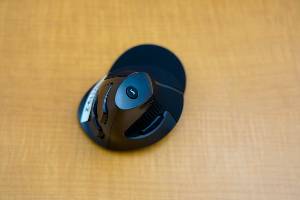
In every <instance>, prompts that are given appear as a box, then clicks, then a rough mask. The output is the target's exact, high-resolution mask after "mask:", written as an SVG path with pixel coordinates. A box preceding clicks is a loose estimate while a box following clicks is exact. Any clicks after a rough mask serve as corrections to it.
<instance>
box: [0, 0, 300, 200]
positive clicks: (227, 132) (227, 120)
mask: <svg viewBox="0 0 300 200" xmlns="http://www.w3.org/2000/svg"><path fill="white" fill-rule="evenodd" d="M141 43H155V44H160V45H163V46H166V47H168V48H170V49H171V50H173V51H174V52H175V53H176V54H177V55H178V56H179V57H180V59H181V60H182V62H183V63H184V65H185V68H186V73H187V89H186V93H185V105H184V111H183V115H182V117H181V119H180V121H179V123H178V124H177V126H176V128H175V129H174V130H173V131H172V132H171V133H170V134H169V135H168V136H167V137H166V138H164V139H163V140H161V141H160V142H158V143H157V144H155V145H153V146H151V147H149V148H145V149H142V150H139V151H134V152H111V151H107V150H104V149H102V148H100V147H98V146H96V145H95V144H93V143H92V142H91V140H89V139H88V138H87V137H86V135H84V134H83V131H82V130H81V129H80V127H79V124H78V122H77V119H76V110H77V106H78V103H79V101H80V99H81V97H82V95H83V94H84V92H85V91H86V90H87V89H88V88H89V87H90V86H91V84H93V83H94V82H95V81H96V80H98V79H99V78H100V77H101V76H102V75H103V74H105V73H106V71H107V70H108V69H109V68H110V66H111V65H112V62H113V61H114V60H115V59H116V58H117V57H118V56H119V55H120V54H121V53H122V52H124V51H125V50H126V49H127V48H129V47H131V46H134V45H137V44H141ZM0 97H1V99H0V105H1V107H0V112H1V115H0V138H1V139H0V199H1V200H2V199H4V200H10V199H22V200H24V199H39V200H40V199H43V200H47V199H49V200H50V199H51V200H53V199H78V200H79V199H80V200H84V199H89V200H90V199H118V200H119V199H124V200H127V199H138V200H147V199H149V200H150V199H151V200H152V199H172V200H174V199H180V200H182V199H197V200H199V199H205V200H213V199H214V200H216V199H218V200H221V199H222V200H223V199H224V200H225V199H226V200H227V199H228V200H229V199H230V200H233V199H236V200H237V199H243V200H244V199H255V200H260V199H265V200H266V199H272V200H274V199H279V200H282V199H286V200H290V199H295V200H296V199H299V196H300V1H299V0H281V1H279V0H269V1H268V0H249V1H237V0H232V1H225V0H224V1H223V0H220V1H219V0H215V1H213V0H204V1H197V0H195V1H179V0H177V1H175V0H174V1H138V0H127V1H115V0H110V1H97V0H90V1H79V0H65V1H61V0H53V1H35V0H27V1H17V0H1V1H0Z"/></svg>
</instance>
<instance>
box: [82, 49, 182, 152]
mask: <svg viewBox="0 0 300 200" xmlns="http://www.w3.org/2000/svg"><path fill="white" fill-rule="evenodd" d="M185 84H186V78H185V72H184V69H183V66H182V64H181V62H180V61H179V59H178V58H177V57H176V56H175V55H174V54H173V53H172V52H171V51H169V50H167V49H165V48H163V47H160V46H157V45H150V44H147V45H139V46H136V47H133V48H131V49H129V50H127V51H126V52H125V53H124V54H122V55H121V56H120V57H119V58H118V59H117V61H116V62H115V63H114V64H113V66H112V67H111V69H110V70H109V72H108V74H107V75H105V76H104V77H103V78H102V79H101V80H99V81H98V82H97V83H96V84H94V85H93V86H92V87H91V88H90V90H89V91H88V92H87V93H86V94H85V96H84V97H83V98H82V100H81V103H80V106H79V109H78V119H79V122H80V124H81V126H82V128H83V130H84V131H85V132H86V133H87V135H88V136H89V137H90V138H91V139H92V140H93V141H95V142H96V143H97V144H99V145H101V146H103V147H105V148H107V149H112V150H130V149H136V148H140V147H145V146H147V145H150V144H153V143H155V142H156V141H158V140H160V139H161V138H163V137H164V136H165V135H166V134H168V133H169V132H170V131H171V129H172V128H173V127H174V126H175V125H176V123H177V122H178V120H179V118H180V115H181V112H182V109H183V94H184V90H185Z"/></svg>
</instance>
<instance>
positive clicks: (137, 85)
mask: <svg viewBox="0 0 300 200" xmlns="http://www.w3.org/2000/svg"><path fill="white" fill-rule="evenodd" d="M152 95H153V86H152V81H151V78H150V76H149V75H148V74H147V73H144V72H135V73H132V74H130V75H129V76H128V77H127V78H126V79H125V80H124V81H123V82H122V83H121V84H120V85H119V87H118V89H117V92H116V96H115V105H116V106H117V107H118V108H119V109H122V110H128V109H132V108H136V107H138V106H141V105H142V104H144V103H146V102H147V101H148V100H149V99H150V98H151V96H152Z"/></svg>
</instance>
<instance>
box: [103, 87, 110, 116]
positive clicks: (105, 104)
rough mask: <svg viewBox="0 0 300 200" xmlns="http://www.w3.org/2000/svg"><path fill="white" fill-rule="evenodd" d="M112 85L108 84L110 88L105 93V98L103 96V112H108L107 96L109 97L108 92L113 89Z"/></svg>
mask: <svg viewBox="0 0 300 200" xmlns="http://www.w3.org/2000/svg"><path fill="white" fill-rule="evenodd" d="M111 87H112V85H111V84H110V85H109V86H108V89H107V91H106V93H105V95H104V98H103V103H102V112H103V114H107V113H108V109H107V97H108V94H109V91H110V89H111Z"/></svg>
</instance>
